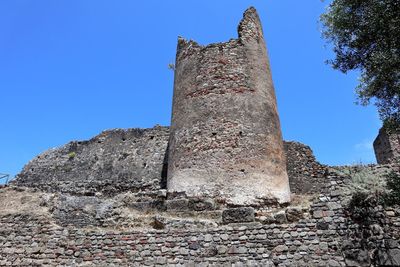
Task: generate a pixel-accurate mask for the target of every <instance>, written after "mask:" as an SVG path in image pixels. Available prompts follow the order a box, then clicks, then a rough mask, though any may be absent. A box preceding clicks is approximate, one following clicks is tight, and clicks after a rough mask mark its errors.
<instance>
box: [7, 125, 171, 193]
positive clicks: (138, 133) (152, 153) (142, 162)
mask: <svg viewBox="0 0 400 267" xmlns="http://www.w3.org/2000/svg"><path fill="white" fill-rule="evenodd" d="M168 136H169V130H168V128H167V127H155V128H152V129H127V130H122V129H116V130H110V131H104V132H103V133H101V134H100V135H98V136H96V137H94V138H92V139H90V140H89V141H74V142H70V143H68V144H67V145H65V146H63V147H61V148H57V149H52V150H49V151H46V152H44V153H43V154H41V155H39V156H37V157H36V158H35V159H33V160H32V161H31V162H30V163H29V164H27V165H26V166H25V167H24V169H23V170H22V172H21V173H20V174H19V175H17V177H16V179H15V180H14V181H13V184H16V185H23V186H28V187H36V188H40V189H42V190H46V191H53V192H65V193H71V194H76V195H94V194H95V193H103V194H106V195H112V194H115V193H116V192H118V193H120V192H122V191H133V192H135V191H143V190H155V189H159V188H161V187H165V183H166V182H165V181H166V180H165V178H166V159H165V156H166V150H167V145H168Z"/></svg>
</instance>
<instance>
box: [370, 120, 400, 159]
mask: <svg viewBox="0 0 400 267" xmlns="http://www.w3.org/2000/svg"><path fill="white" fill-rule="evenodd" d="M374 151H375V157H376V161H377V162H378V164H389V163H398V162H400V132H399V131H398V130H397V131H395V130H393V131H389V130H387V129H385V127H382V128H381V129H380V130H379V134H378V136H377V137H376V139H375V141H374Z"/></svg>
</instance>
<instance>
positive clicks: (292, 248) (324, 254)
mask: <svg viewBox="0 0 400 267" xmlns="http://www.w3.org/2000/svg"><path fill="white" fill-rule="evenodd" d="M329 179H330V183H329V185H327V188H326V190H323V191H326V192H328V193H326V194H320V195H319V196H317V197H315V198H314V199H313V200H312V202H311V204H310V206H309V209H308V210H305V211H303V212H304V213H303V214H302V215H301V217H302V218H297V219H296V218H295V219H293V218H290V217H289V216H285V217H284V219H283V218H281V219H280V220H279V221H277V222H267V221H265V222H264V223H260V222H253V223H241V224H229V225H223V226H217V227H207V228H201V229H200V228H197V229H196V228H191V229H164V230H149V229H147V230H146V229H142V230H132V229H129V228H124V227H122V228H121V229H120V230H117V229H118V228H117V227H113V228H107V227H93V226H92V227H83V228H81V227H77V226H74V225H69V226H60V225H59V224H57V223H56V222H55V221H54V219H53V218H52V217H51V215H50V214H47V215H46V214H42V215H40V214H39V215H38V214H36V213H35V210H32V209H30V210H29V209H27V210H25V211H24V212H18V211H15V210H13V211H12V212H4V211H2V213H1V215H0V266H11V265H12V266H155V265H157V266H232V264H234V265H233V266H331V267H338V266H370V265H371V264H372V262H371V259H370V258H369V255H373V254H374V253H375V254H376V255H375V256H374V257H375V261H374V264H376V266H398V265H400V246H399V243H398V239H399V238H400V209H399V208H391V209H387V210H385V209H383V208H382V207H377V209H376V216H375V217H376V218H377V220H376V221H375V223H374V224H372V225H371V228H368V229H364V228H362V227H361V225H359V224H357V223H356V222H354V221H352V219H351V218H350V217H349V216H348V214H347V213H346V211H345V209H344V203H345V202H343V201H344V199H345V197H346V196H345V195H344V193H343V191H342V189H341V188H342V186H343V185H344V184H345V183H346V180H345V179H344V178H343V177H340V176H337V175H334V174H330V175H329ZM3 193H4V192H3V191H2V190H0V198H1V197H2V194H3ZM9 200H10V199H9ZM360 230H361V231H369V234H368V236H369V239H368V240H361V239H360V238H359V236H360ZM368 242H373V243H374V244H376V246H377V249H376V250H371V251H369V250H367V249H365V247H364V245H363V244H365V243H368Z"/></svg>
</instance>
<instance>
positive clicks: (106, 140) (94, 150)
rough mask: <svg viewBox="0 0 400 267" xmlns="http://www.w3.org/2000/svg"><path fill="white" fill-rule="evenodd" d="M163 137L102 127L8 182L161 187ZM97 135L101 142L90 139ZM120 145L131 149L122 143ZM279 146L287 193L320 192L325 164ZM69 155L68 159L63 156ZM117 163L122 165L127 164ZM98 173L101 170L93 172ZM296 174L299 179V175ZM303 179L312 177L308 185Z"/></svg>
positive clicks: (159, 131) (300, 149)
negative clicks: (72, 148)
mask: <svg viewBox="0 0 400 267" xmlns="http://www.w3.org/2000/svg"><path fill="white" fill-rule="evenodd" d="M124 132H125V133H126V134H124ZM135 133H136V134H135ZM122 136H123V138H122ZM168 138H169V128H168V127H155V128H152V129H141V130H139V129H126V130H120V129H116V130H109V131H105V132H103V133H102V134H100V135H99V136H96V137H94V138H92V139H91V140H89V141H74V142H71V143H69V144H67V145H65V146H63V147H60V148H57V149H51V150H49V151H46V152H44V153H43V154H41V155H39V156H38V157H36V158H35V159H33V160H32V161H31V162H29V163H28V164H27V165H26V166H25V167H24V169H23V171H22V172H21V173H20V174H19V175H18V176H17V179H16V180H14V181H13V182H12V183H13V184H17V185H20V186H28V187H36V188H40V189H42V190H45V191H50V192H64V193H70V194H75V195H93V194H95V193H104V194H106V195H114V194H117V193H120V192H123V191H146V190H149V191H152V190H157V189H159V188H165V186H166V175H167V174H166V171H167V168H166V166H167V163H168V162H167V157H166V154H165V152H166V149H167V143H168ZM98 139H101V140H102V141H100V142H98V141H96V140H98ZM114 143H116V145H115V144H114ZM76 144H79V147H80V148H79V149H77V151H81V152H80V153H78V152H75V153H73V154H71V155H69V153H72V152H68V151H69V147H70V146H75V145H76ZM124 144H128V146H130V147H131V148H132V147H134V149H132V150H130V149H128V148H127V147H124ZM129 144H131V145H129ZM135 147H136V148H135ZM284 148H285V153H286V155H287V168H288V169H287V170H288V174H289V181H290V184H291V188H292V191H293V192H294V193H312V192H315V191H317V190H322V189H321V188H322V186H323V185H324V184H326V183H328V182H329V181H327V178H326V177H324V175H323V173H324V172H325V167H324V166H322V165H320V164H319V163H318V162H317V161H315V157H314V156H313V154H312V151H311V150H310V149H309V148H308V147H307V146H305V145H302V144H300V143H296V142H284ZM106 151H110V152H107V153H106ZM153 153H154V154H153ZM72 155H74V157H73V159H69V157H70V156H72ZM117 155H124V157H125V156H126V159H125V161H126V162H124V163H115V162H118V160H116V158H118V159H119V158H120V156H117ZM66 157H68V159H66ZM107 162H108V163H107ZM146 162H147V163H146ZM149 162H150V163H149ZM119 164H127V165H129V166H130V167H129V168H128V167H127V166H120V165H119ZM100 165H101V166H105V165H109V166H113V167H112V168H109V169H108V171H105V170H104V169H102V168H99V166H100ZM100 171H102V172H103V173H102V174H101V175H99V176H97V175H98V173H99V172H100ZM107 173H108V174H109V176H108V177H106V176H107V175H106V174H107ZM302 173H303V174H302ZM302 175H303V176H304V177H303V178H299V177H300V176H302ZM96 177H99V179H97V178H96ZM124 177H125V178H124ZM129 177H130V178H129ZM306 177H307V178H306ZM87 178H90V179H87ZM305 180H307V181H312V184H313V186H312V187H311V189H310V187H309V186H307V183H308V182H307V181H305ZM310 183H311V182H310ZM164 193H165V192H164ZM138 205H144V204H143V203H142V204H138ZM143 208H144V207H143ZM208 208H210V207H208Z"/></svg>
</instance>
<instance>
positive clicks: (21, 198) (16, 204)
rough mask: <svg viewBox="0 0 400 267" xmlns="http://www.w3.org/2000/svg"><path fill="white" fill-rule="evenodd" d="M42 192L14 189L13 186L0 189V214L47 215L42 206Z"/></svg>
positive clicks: (45, 209)
mask: <svg viewBox="0 0 400 267" xmlns="http://www.w3.org/2000/svg"><path fill="white" fill-rule="evenodd" d="M42 195H43V193H39V192H33V191H32V190H29V189H26V190H24V191H20V190H18V191H17V190H15V189H13V188H9V187H6V188H1V189H0V203H1V205H0V214H1V215H11V214H32V215H48V214H49V212H48V210H47V208H46V207H42V206H40V205H39V204H40V203H41V197H42Z"/></svg>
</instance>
